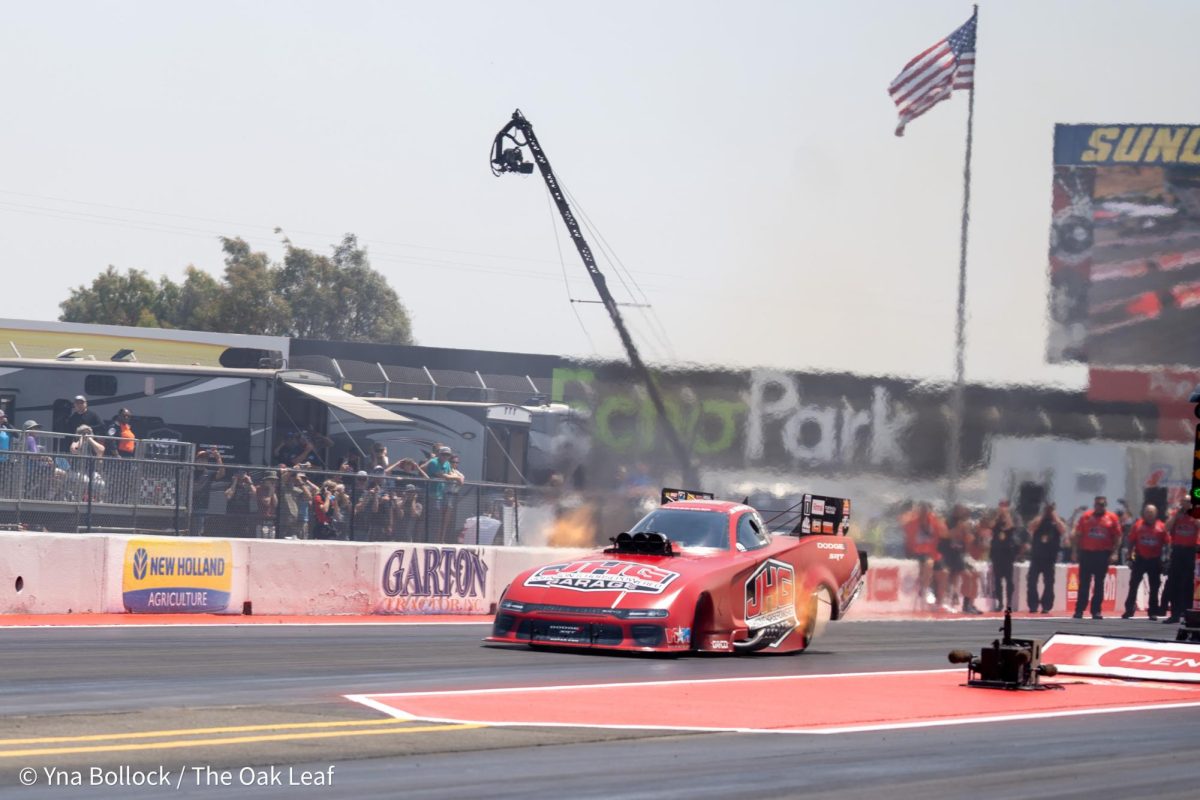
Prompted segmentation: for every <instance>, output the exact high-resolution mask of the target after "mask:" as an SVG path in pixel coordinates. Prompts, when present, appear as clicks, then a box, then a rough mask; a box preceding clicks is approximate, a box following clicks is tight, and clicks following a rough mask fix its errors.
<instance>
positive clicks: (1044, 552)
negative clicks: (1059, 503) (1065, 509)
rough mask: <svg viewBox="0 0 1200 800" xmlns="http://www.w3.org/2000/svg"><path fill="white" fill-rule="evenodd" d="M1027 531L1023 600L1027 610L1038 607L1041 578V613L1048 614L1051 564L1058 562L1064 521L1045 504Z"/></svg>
mask: <svg viewBox="0 0 1200 800" xmlns="http://www.w3.org/2000/svg"><path fill="white" fill-rule="evenodd" d="M1029 531H1030V534H1031V537H1030V539H1031V540H1030V543H1029V576H1028V578H1027V579H1026V581H1025V599H1026V600H1027V601H1028V602H1029V610H1030V611H1037V610H1038V605H1039V599H1038V580H1039V579H1041V582H1042V591H1041V600H1040V605H1041V608H1042V613H1043V614H1049V613H1050V609H1052V608H1054V565H1055V564H1056V563H1058V553H1059V551H1060V550H1062V537H1063V535H1064V534H1065V533H1066V532H1067V524H1066V523H1065V522H1063V521H1062V517H1060V516H1059V515H1058V513H1057V512H1056V511H1055V510H1054V503H1047V504H1046V505H1045V506H1044V507H1043V508H1042V513H1041V514H1040V515H1039V516H1037V517H1036V518H1034V520H1033V522H1031V523H1030V524H1029Z"/></svg>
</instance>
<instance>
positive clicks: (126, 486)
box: [104, 408, 137, 503]
mask: <svg viewBox="0 0 1200 800" xmlns="http://www.w3.org/2000/svg"><path fill="white" fill-rule="evenodd" d="M132 420H133V414H132V413H131V412H130V411H129V409H128V408H122V409H121V410H120V411H118V412H117V414H116V416H114V417H113V418H112V421H111V422H109V423H108V429H107V430H106V431H105V436H106V439H105V442H104V446H105V455H108V456H112V457H114V458H133V456H134V450H135V448H136V445H137V440H136V438H135V437H134V435H133V427H132ZM105 471H106V472H107V474H108V476H109V486H108V494H109V499H110V500H111V501H112V502H114V503H128V502H129V501H130V498H131V497H132V495H133V492H134V487H133V482H134V478H135V476H136V469H135V468H134V466H133V465H132V464H121V463H119V462H117V463H110V464H108V465H106V467H105Z"/></svg>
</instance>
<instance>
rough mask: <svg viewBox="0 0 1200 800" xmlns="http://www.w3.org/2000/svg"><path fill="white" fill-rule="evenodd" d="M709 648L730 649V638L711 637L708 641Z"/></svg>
mask: <svg viewBox="0 0 1200 800" xmlns="http://www.w3.org/2000/svg"><path fill="white" fill-rule="evenodd" d="M708 649H709V650H728V649H729V640H728V639H710V640H709V642H708Z"/></svg>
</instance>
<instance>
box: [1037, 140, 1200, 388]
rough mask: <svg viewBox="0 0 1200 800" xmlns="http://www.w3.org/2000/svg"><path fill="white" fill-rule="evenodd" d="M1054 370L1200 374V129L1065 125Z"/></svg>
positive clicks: (1059, 155)
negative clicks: (1088, 367) (1083, 366)
mask: <svg viewBox="0 0 1200 800" xmlns="http://www.w3.org/2000/svg"><path fill="white" fill-rule="evenodd" d="M1053 210H1054V217H1053V223H1052V225H1051V231H1050V336H1049V341H1048V344H1047V356H1048V358H1049V360H1050V361H1053V362H1064V361H1083V362H1087V363H1089V364H1093V365H1108V366H1135V367H1146V366H1162V365H1190V366H1200V125H1145V124H1139V125H1128V124H1122V125H1057V126H1055V130H1054V198H1053Z"/></svg>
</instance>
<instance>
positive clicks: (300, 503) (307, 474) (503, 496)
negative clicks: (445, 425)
mask: <svg viewBox="0 0 1200 800" xmlns="http://www.w3.org/2000/svg"><path fill="white" fill-rule="evenodd" d="M56 427H69V428H70V430H71V434H70V435H68V434H67V433H62V432H55V433H54V434H49V433H45V432H43V431H42V429H41V425H40V424H39V423H37V422H36V421H35V420H27V421H25V422H24V423H23V424H22V425H20V426H19V427H13V426H12V425H11V424H10V421H9V419H8V414H7V412H5V411H4V410H3V409H0V498H7V499H20V500H40V501H54V502H70V503H78V502H83V501H91V502H98V503H109V504H120V503H130V502H134V501H135V500H136V497H135V492H136V491H137V488H136V487H134V486H133V483H134V477H135V464H134V463H133V462H130V463H127V464H126V463H123V462H124V461H125V460H126V459H132V458H133V457H134V455H135V453H136V452H137V438H136V436H135V434H134V431H133V427H132V414H131V413H130V411H129V409H126V408H122V409H120V410H119V412H118V413H117V414H116V415H114V417H113V419H112V420H110V421H109V422H108V423H107V424H106V423H104V422H103V421H102V420H100V418H99V416H98V415H97V414H96V413H95V412H94V411H91V410H90V409H89V408H88V403H87V399H86V398H85V397H83V396H82V395H81V396H77V397H75V398H74V401H73V403H72V411H71V414H70V416H69V418H67V419H66V421H65V422H63V423H62V424H61V425H57V426H56ZM329 444H330V443H329V442H328V441H321V440H320V439H319V438H318V437H316V436H315V435H314V434H312V433H310V432H307V431H292V432H289V433H287V434H286V435H285V436H284V437H283V439H282V440H281V441H280V443H279V445H278V446H277V447H276V448H275V449H274V451H273V453H274V457H275V462H276V465H275V466H274V467H272V468H261V469H260V468H247V467H241V466H237V467H232V466H228V465H227V464H226V457H225V455H224V454H223V453H222V448H221V447H219V446H215V445H210V446H201V447H200V448H199V449H198V450H197V451H196V453H195V456H194V463H193V464H192V465H191V467H190V476H189V477H190V478H191V484H190V486H191V490H190V498H186V499H185V502H184V503H183V507H184V509H185V513H186V515H187V519H186V523H185V524H186V526H187V530H188V533H190V534H192V535H197V536H200V535H213V536H233V537H253V538H296V539H309V538H312V539H342V540H349V539H351V538H353V539H354V540H358V541H414V542H430V543H455V542H460V541H469V542H470V543H472V544H476V543H478V544H492V543H493V541H502V536H503V531H502V529H501V528H502V523H501V520H502V519H503V518H504V517H505V509H506V507H507V508H515V507H516V506H517V505H518V499H517V497H516V494H515V493H514V492H512V491H511V490H508V491H507V492H504V491H500V492H498V493H497V494H496V495H495V496H488V497H487V498H486V500H485V499H484V498H478V499H477V498H475V497H473V496H472V497H471V498H470V502H469V508H460V505H463V503H462V498H463V497H464V485H465V483H466V478H465V476H464V474H463V472H462V471H461V470H460V468H459V458H458V455H457V454H455V453H454V452H453V450H452V449H451V448H450V447H448V446H446V445H445V444H441V443H438V444H435V445H434V446H433V447H432V448H431V449H430V450H429V451H428V453H427V457H426V458H425V459H424V460H422V461H418V460H417V459H414V458H399V459H397V460H395V461H392V460H391V459H390V458H389V456H388V452H387V447H386V446H385V445H383V444H380V443H376V444H374V445H373V446H372V447H371V449H370V452H368V453H357V452H355V453H351V454H348V455H347V456H346V457H345V458H343V459H341V460H340V461H339V462H337V466H336V468H335V469H332V470H323V469H322V466H323V465H322V464H321V462H320V459H319V453H320V452H321V451H325V450H327V447H328V445H329ZM186 474H187V473H186V472H185V475H186ZM189 500H190V502H188V501H189Z"/></svg>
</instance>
